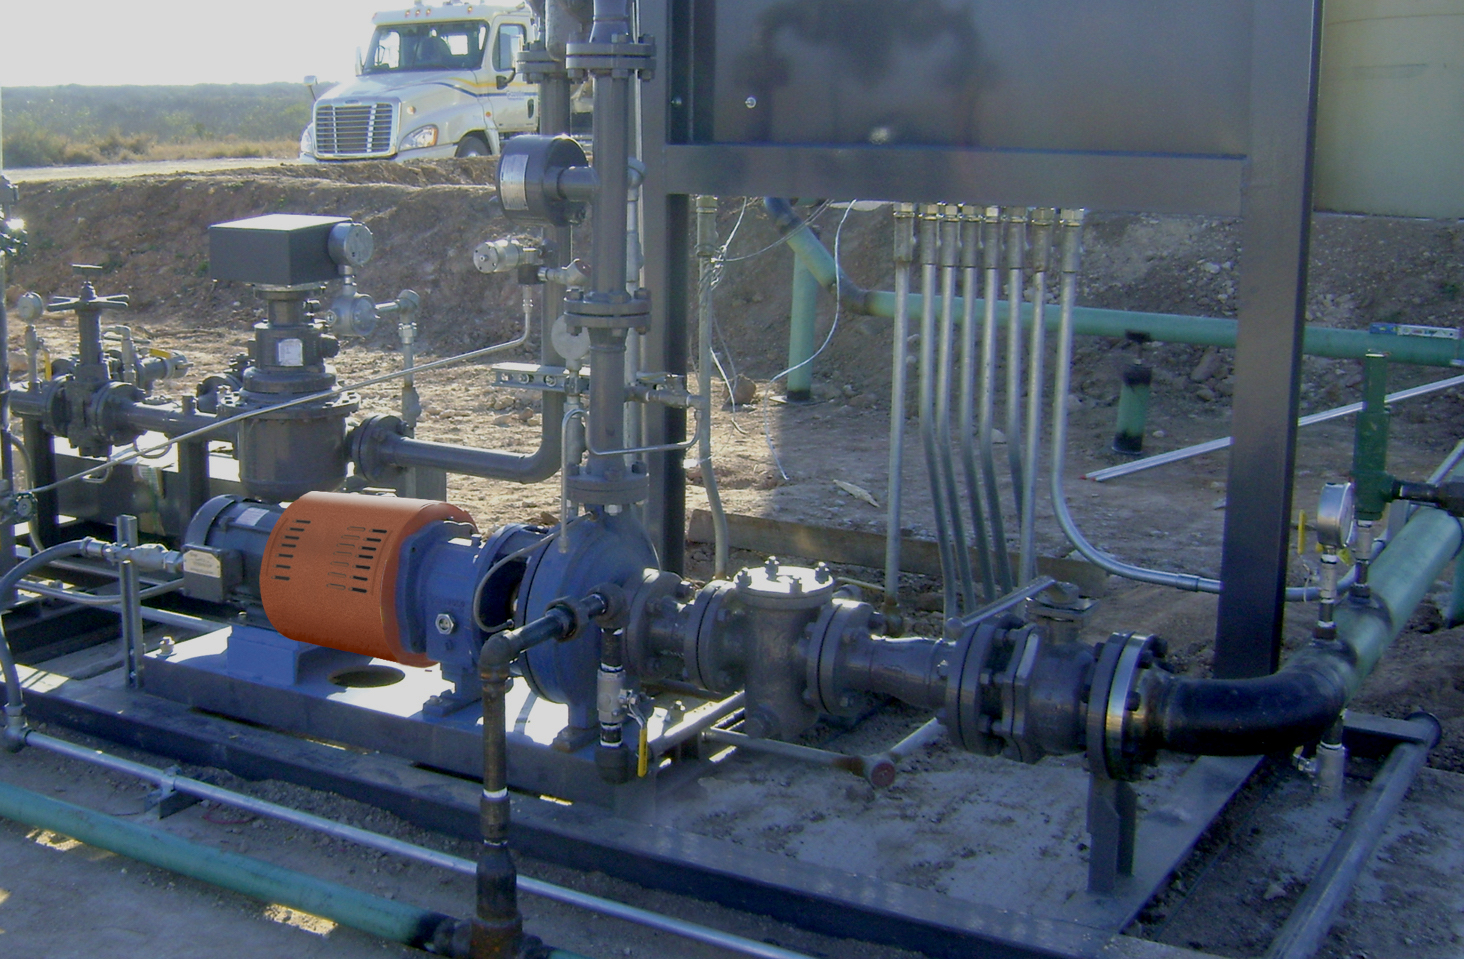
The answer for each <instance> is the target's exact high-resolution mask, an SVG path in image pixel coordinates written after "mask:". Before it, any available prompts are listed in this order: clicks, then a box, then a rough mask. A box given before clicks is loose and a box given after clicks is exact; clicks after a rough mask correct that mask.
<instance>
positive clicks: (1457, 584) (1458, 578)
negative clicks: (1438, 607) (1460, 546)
mask: <svg viewBox="0 0 1464 959" xmlns="http://www.w3.org/2000/svg"><path fill="white" fill-rule="evenodd" d="M1460 623H1464V556H1460V557H1459V558H1458V559H1457V560H1455V561H1454V588H1453V589H1452V590H1451V591H1450V593H1449V612H1448V613H1447V614H1446V615H1445V616H1444V625H1445V626H1447V627H1449V628H1451V629H1452V628H1453V627H1455V626H1458V625H1459V624H1460Z"/></svg>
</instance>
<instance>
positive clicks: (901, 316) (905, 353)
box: [884, 203, 915, 609]
mask: <svg viewBox="0 0 1464 959" xmlns="http://www.w3.org/2000/svg"><path fill="white" fill-rule="evenodd" d="M894 232H895V238H894V239H895V257H894V260H895V292H896V294H897V295H899V297H900V298H899V299H898V300H897V301H896V303H895V316H894V327H893V329H892V330H891V331H890V351H891V354H892V355H891V357H890V457H889V481H888V488H887V490H886V492H885V496H886V499H887V500H888V502H886V503H885V582H884V605H885V608H886V609H896V608H898V607H899V605H900V545H901V539H902V537H901V533H902V531H903V529H904V526H903V524H902V522H901V513H902V511H903V505H904V504H903V498H904V491H905V374H906V371H907V364H906V360H907V359H908V358H909V356H910V343H909V340H910V299H909V297H908V295H906V294H908V293H909V292H910V265H911V263H912V262H913V261H914V256H915V205H914V204H913V203H898V204H896V205H895V231H894Z"/></svg>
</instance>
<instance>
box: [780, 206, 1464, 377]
mask: <svg viewBox="0 0 1464 959" xmlns="http://www.w3.org/2000/svg"><path fill="white" fill-rule="evenodd" d="M763 202H764V205H765V206H767V208H768V211H769V213H771V214H772V215H773V219H774V221H775V222H776V224H777V226H778V229H779V230H780V231H781V232H782V233H783V235H784V237H785V242H786V243H787V244H788V248H789V249H790V250H792V251H793V254H794V256H796V257H798V259H799V260H800V261H802V263H803V265H804V266H805V267H807V268H808V271H809V272H810V273H812V274H813V276H814V278H815V279H816V280H818V284H819V286H821V287H823V288H824V289H826V290H828V291H830V292H833V290H834V288H835V284H836V283H837V285H838V289H839V299H840V305H841V306H842V308H843V309H846V310H849V311H850V312H853V313H863V314H867V315H869V316H879V317H884V318H885V319H893V318H894V315H895V294H893V293H891V292H888V291H884V290H866V289H864V288H863V287H861V286H859V285H858V284H857V283H855V282H854V281H853V280H852V279H850V278H849V275H848V274H847V273H845V272H844V271H843V269H841V268H839V267H838V265H837V264H835V263H834V256H833V254H832V253H830V252H829V249H828V247H826V246H824V245H823V243H822V241H820V240H819V238H818V237H816V236H814V235H813V232H812V231H811V230H808V229H806V228H805V226H804V223H803V221H802V220H801V219H799V218H798V217H797V215H796V214H794V213H793V210H792V207H791V206H789V205H788V204H787V201H786V200H778V199H776V198H769V199H767V200H765V201H763ZM907 302H908V305H909V310H910V313H909V315H911V316H919V315H920V308H921V296H920V294H919V293H911V294H910V296H909V298H908V300H907ZM977 303H978V305H977V307H976V314H975V315H977V316H980V315H982V306H981V305H980V301H979V300H978V301H977ZM955 313H956V317H957V319H958V320H959V318H960V317H962V316H963V315H965V305H964V303H963V301H962V300H961V298H959V297H958V298H957V299H956V309H955ZM1006 314H1007V308H1006V305H1005V304H1002V305H1001V307H1000V308H999V309H998V310H997V316H998V317H1005V316H1006ZM1022 322H1023V323H1024V324H1030V323H1031V322H1032V304H1030V303H1027V304H1024V305H1023V306H1022ZM1057 326H1058V317H1057V311H1055V310H1050V311H1048V320H1047V328H1048V330H1054V331H1055V330H1056V329H1057ZM1237 327H1238V324H1237V323H1236V321H1235V320H1226V319H1221V318H1218V317H1212V316H1182V315H1178V314H1174V313H1139V312H1130V311H1128V310H1104V309H1098V308H1096V307H1081V306H1080V307H1075V308H1074V309H1073V332H1074V333H1077V334H1079V335H1080V336H1106V337H1111V338H1113V339H1124V338H1125V337H1127V336H1128V334H1130V333H1143V334H1147V335H1148V337H1149V338H1150V339H1153V340H1158V341H1160V342H1163V343H1189V344H1192V345H1195V346H1221V347H1234V346H1235V333H1236V329H1237ZM1302 352H1304V353H1305V354H1306V355H1308V356H1326V357H1331V358H1333V359H1352V360H1355V359H1361V358H1362V357H1364V356H1366V355H1367V354H1368V353H1369V352H1380V353H1387V354H1388V359H1389V360H1390V361H1392V362H1394V363H1411V364H1414V365H1416V366H1456V365H1464V340H1460V339H1453V338H1444V337H1432V336H1402V335H1398V334H1393V333H1371V332H1369V331H1367V330H1339V329H1333V328H1331V327H1322V326H1308V327H1306V329H1305V334H1304V339H1303V341H1302Z"/></svg>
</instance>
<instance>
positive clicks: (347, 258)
mask: <svg viewBox="0 0 1464 959" xmlns="http://www.w3.org/2000/svg"><path fill="white" fill-rule="evenodd" d="M326 250H327V251H328V252H329V253H330V258H331V259H332V260H334V261H335V262H336V263H337V264H339V265H340V266H349V267H361V266H365V265H366V264H367V263H368V262H369V261H370V260H371V254H372V253H374V252H375V251H376V238H375V237H373V236H372V235H371V231H370V230H368V229H366V225H365V224H364V223H337V224H336V225H335V226H333V227H331V230H330V238H329V239H328V240H327V241H326Z"/></svg>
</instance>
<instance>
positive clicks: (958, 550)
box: [935, 203, 976, 611]
mask: <svg viewBox="0 0 1464 959" xmlns="http://www.w3.org/2000/svg"><path fill="white" fill-rule="evenodd" d="M960 240H961V219H960V208H959V207H957V206H956V205H955V204H953V203H947V204H945V205H944V206H943V207H942V209H941V219H940V344H939V346H938V347H937V354H938V355H937V359H936V365H937V369H938V371H939V372H938V373H937V376H936V384H935V396H936V411H935V432H936V444H935V451H936V457H937V458H938V459H939V461H940V481H941V486H942V488H943V489H944V491H945V492H944V494H943V496H942V498H943V499H944V500H945V504H946V509H947V511H948V512H949V513H950V530H951V549H952V551H953V552H954V553H955V555H956V570H957V572H959V573H960V577H961V580H960V582H961V610H962V611H969V610H971V609H974V608H975V607H976V583H975V580H974V578H973V577H972V575H971V551H970V550H969V549H967V548H966V523H965V520H964V519H963V518H962V517H961V498H960V496H959V495H958V493H957V487H956V468H955V462H954V449H955V445H956V444H955V441H954V438H953V436H952V434H951V378H952V377H953V376H954V373H955V363H956V360H955V351H954V349H953V348H952V347H953V345H954V343H955V337H956V318H955V312H956V266H957V264H958V263H959V261H960Z"/></svg>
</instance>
